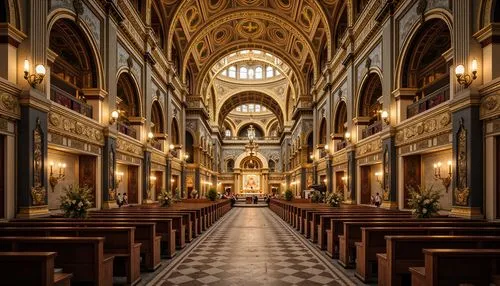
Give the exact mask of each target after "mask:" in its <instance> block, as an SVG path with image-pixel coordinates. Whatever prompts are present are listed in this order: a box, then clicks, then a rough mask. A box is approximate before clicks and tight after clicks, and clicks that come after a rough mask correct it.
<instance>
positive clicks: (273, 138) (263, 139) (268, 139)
mask: <svg viewBox="0 0 500 286" xmlns="http://www.w3.org/2000/svg"><path fill="white" fill-rule="evenodd" d="M279 139H280V138H279V137H278V136H262V137H255V139H254V140H255V141H272V140H279ZM224 140H234V141H248V137H246V136H226V137H224Z"/></svg>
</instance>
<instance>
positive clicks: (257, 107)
mask: <svg viewBox="0 0 500 286" xmlns="http://www.w3.org/2000/svg"><path fill="white" fill-rule="evenodd" d="M255 112H260V104H256V105H255Z"/></svg>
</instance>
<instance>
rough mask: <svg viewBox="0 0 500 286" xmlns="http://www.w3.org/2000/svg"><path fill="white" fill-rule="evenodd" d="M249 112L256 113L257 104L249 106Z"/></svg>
mask: <svg viewBox="0 0 500 286" xmlns="http://www.w3.org/2000/svg"><path fill="white" fill-rule="evenodd" d="M248 112H255V104H252V103H250V104H249V105H248Z"/></svg>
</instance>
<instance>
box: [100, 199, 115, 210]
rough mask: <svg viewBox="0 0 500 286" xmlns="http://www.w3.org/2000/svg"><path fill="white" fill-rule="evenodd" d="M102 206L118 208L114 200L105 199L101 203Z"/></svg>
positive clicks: (104, 207)
mask: <svg viewBox="0 0 500 286" xmlns="http://www.w3.org/2000/svg"><path fill="white" fill-rule="evenodd" d="M102 208H103V209H105V210H107V209H116V208H118V204H117V203H116V201H105V202H103V203H102Z"/></svg>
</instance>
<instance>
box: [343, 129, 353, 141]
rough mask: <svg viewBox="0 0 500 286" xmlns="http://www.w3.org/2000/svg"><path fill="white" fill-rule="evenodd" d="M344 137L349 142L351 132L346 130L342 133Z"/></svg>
mask: <svg viewBox="0 0 500 286" xmlns="http://www.w3.org/2000/svg"><path fill="white" fill-rule="evenodd" d="M344 139H345V141H347V142H351V133H350V132H349V131H347V132H346V133H344Z"/></svg>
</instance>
